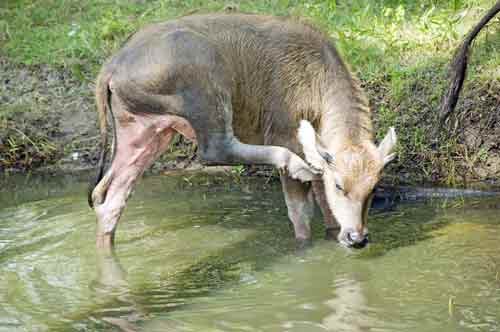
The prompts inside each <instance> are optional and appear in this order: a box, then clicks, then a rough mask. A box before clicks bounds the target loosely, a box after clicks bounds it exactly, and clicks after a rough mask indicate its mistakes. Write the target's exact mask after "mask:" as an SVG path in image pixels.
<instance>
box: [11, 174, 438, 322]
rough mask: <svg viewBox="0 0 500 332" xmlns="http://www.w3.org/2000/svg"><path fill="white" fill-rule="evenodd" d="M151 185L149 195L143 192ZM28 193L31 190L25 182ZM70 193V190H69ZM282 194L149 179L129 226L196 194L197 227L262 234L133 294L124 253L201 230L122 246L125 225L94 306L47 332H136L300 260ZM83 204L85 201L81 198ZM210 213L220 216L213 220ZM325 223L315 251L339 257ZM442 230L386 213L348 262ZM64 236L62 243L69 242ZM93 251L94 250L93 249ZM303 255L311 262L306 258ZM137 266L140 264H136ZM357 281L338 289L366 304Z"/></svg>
mask: <svg viewBox="0 0 500 332" xmlns="http://www.w3.org/2000/svg"><path fill="white" fill-rule="evenodd" d="M66 180H67V181H68V182H65V180H61V179H58V180H57V181H58V182H57V183H58V184H57V186H53V185H49V186H47V185H46V183H45V186H47V187H50V188H56V187H57V193H58V194H61V195H64V193H65V192H72V191H74V190H75V186H74V184H73V185H72V184H71V181H70V180H69V179H66ZM42 184H43V181H41V182H40V187H41V188H45V186H43V185H42ZM146 185H147V187H148V189H147V190H145V189H144V188H145V187H146ZM23 186H26V183H25V182H24V183H23ZM65 186H69V187H71V188H65ZM76 187H77V189H78V190H81V189H82V188H84V187H85V186H84V185H80V184H78V185H77V186H76ZM165 187H168V189H167V190H166V189H165ZM32 188H34V187H32ZM278 188H279V185H275V184H271V185H267V184H263V183H262V182H259V181H254V180H251V181H249V183H243V184H235V183H234V182H233V183H231V182H230V181H228V180H227V178H225V179H222V178H214V177H212V176H210V177H200V178H193V177H182V176H181V177H179V178H177V179H175V180H174V181H172V179H168V180H166V179H163V180H162V179H160V180H155V181H148V180H147V179H146V181H144V182H143V185H141V186H140V188H139V189H138V191H139V192H138V195H137V196H138V197H139V198H138V199H135V200H132V201H131V203H130V205H132V204H134V205H136V206H138V207H139V208H137V209H135V210H136V211H135V212H133V213H131V214H129V215H128V216H127V215H125V216H124V218H126V219H129V220H130V219H133V218H138V214H140V213H141V211H143V210H142V209H149V208H152V209H153V210H154V211H153V212H152V215H151V217H152V218H155V217H156V218H159V217H160V216H161V215H164V214H166V213H168V211H165V207H163V206H162V204H161V197H158V195H159V194H161V193H165V192H171V193H176V197H175V199H180V200H182V199H183V198H187V197H190V196H193V195H194V193H197V192H198V195H200V194H199V192H200V191H201V192H202V194H201V197H204V195H205V194H206V195H207V196H209V197H208V198H207V199H205V200H203V199H202V200H193V201H190V200H189V199H186V200H185V202H184V203H182V204H184V205H182V206H180V207H179V209H183V210H186V211H192V213H194V214H204V213H205V214H206V215H205V216H204V218H203V220H202V221H200V223H201V222H203V226H204V227H205V226H217V227H221V228H224V229H226V230H237V231H241V230H255V229H256V230H257V231H256V232H253V233H249V234H247V235H245V236H244V238H242V239H240V240H238V241H236V242H232V243H229V244H226V245H224V246H222V247H219V248H217V249H216V250H211V251H210V252H209V255H207V256H204V257H202V258H201V259H199V260H195V262H194V263H193V262H192V261H191V263H190V264H188V265H187V266H184V267H182V268H181V269H178V270H176V271H174V272H172V273H171V274H166V275H161V276H155V279H156V280H155V281H154V282H152V281H150V280H145V281H142V283H140V284H138V285H137V284H135V285H134V286H133V287H131V286H130V283H129V280H130V278H133V277H134V275H133V273H134V271H132V272H130V269H129V268H128V267H127V265H125V266H122V264H121V263H120V261H119V257H121V251H120V247H121V246H126V245H127V244H129V245H131V244H134V243H136V242H140V241H141V240H144V238H145V237H146V238H147V237H150V236H152V234H157V235H158V234H160V235H162V234H166V233H168V232H172V231H181V230H183V229H190V228H192V227H194V226H197V225H195V224H196V223H197V221H195V222H184V223H175V224H158V225H156V224H155V225H154V227H152V230H150V231H148V232H149V233H148V232H146V233H141V234H138V235H135V236H134V235H132V236H129V237H127V238H126V239H123V240H120V231H125V229H126V228H127V225H126V223H127V222H126V221H125V222H122V225H121V226H120V228H119V230H118V244H117V245H118V247H117V250H118V254H117V255H116V254H110V255H109V254H105V253H101V254H99V253H98V255H97V259H96V264H97V275H96V280H95V282H94V283H93V284H92V285H90V287H91V288H92V291H93V293H94V297H95V302H93V303H91V304H90V303H89V304H88V305H85V304H84V305H82V306H81V307H80V308H79V310H77V311H74V312H72V313H69V314H64V316H63V317H64V318H63V319H60V320H58V321H57V322H52V323H51V324H50V328H49V330H51V331H66V330H68V328H71V327H75V326H87V327H88V328H90V329H96V330H107V329H110V330H113V326H114V327H118V328H119V329H120V330H122V331H136V330H137V331H138V330H140V326H141V325H142V324H143V323H144V322H147V321H149V320H150V319H151V318H152V317H155V316H156V315H157V314H160V313H161V314H165V313H168V312H172V311H176V310H180V309H183V308H185V307H186V306H190V305H191V303H192V302H193V301H194V299H197V298H202V297H206V296H209V295H210V294H211V293H213V292H216V291H218V290H221V289H224V288H227V287H229V286H231V285H233V284H237V283H239V282H241V281H242V280H243V279H245V278H246V276H247V274H246V271H259V270H262V269H265V268H268V267H270V266H273V265H274V264H275V263H276V262H277V261H279V260H280V259H282V258H284V257H286V256H290V257H296V255H297V253H296V252H295V249H294V248H295V243H294V241H293V232H292V231H291V228H290V227H289V224H288V219H287V217H286V208H285V206H284V203H283V199H282V197H281V193H280V191H279V189H278ZM44 190H45V189H42V192H41V193H38V194H34V193H33V194H31V193H30V195H29V196H30V197H29V199H41V198H43V197H44V196H45V195H46V196H45V197H51V195H52V194H51V193H47V192H45V191H44ZM53 190H55V189H53ZM238 192H239V193H238ZM241 192H244V193H245V195H243V196H242V198H241V199H240V200H237V201H236V202H233V203H228V202H225V201H224V197H227V195H232V194H233V193H234V194H235V195H236V194H237V195H241ZM155 199H156V200H155ZM82 200H84V197H83V194H82ZM149 200H155V201H153V202H152V203H151V204H149V203H148V204H146V203H145V202H148V201H149ZM256 200H264V201H265V202H268V204H267V205H266V204H264V205H258V206H257V207H255V206H254V207H253V208H252V206H253V205H254V203H253V202H254V201H256ZM277 202H279V203H277ZM208 207H210V208H211V209H214V208H215V209H218V210H219V211H223V212H222V213H218V214H216V215H214V216H213V217H212V216H211V215H210V213H211V211H210V209H208ZM262 209H269V210H270V213H269V214H267V215H265V216H263V215H262ZM235 211H237V213H235ZM243 215H246V216H248V218H246V219H238V220H235V219H234V217H235V216H236V217H238V216H240V217H241V216H243ZM320 220H321V218H319V215H318V216H317V217H316V221H317V222H315V223H314V225H313V234H314V235H313V237H314V239H315V243H316V244H318V245H319V246H325V245H326V246H328V247H330V246H331V247H332V251H334V250H335V251H336V253H338V245H337V244H336V243H335V242H329V243H326V242H325V241H323V240H321V239H322V236H323V232H324V228H323V226H322V223H321V222H319V221H320ZM444 225H446V223H445V222H444V221H442V220H436V219H435V209H434V208H432V207H428V206H427V207H424V206H421V205H414V206H412V207H411V208H410V209H404V210H400V209H398V208H397V207H394V209H392V210H389V211H385V210H384V209H382V210H380V209H378V210H375V211H374V213H373V215H372V217H371V218H370V232H371V235H372V241H373V242H374V243H373V244H371V245H370V246H369V248H368V249H365V250H363V251H360V252H357V253H355V254H354V255H351V257H360V258H361V257H362V258H365V259H367V258H373V257H379V256H381V255H383V254H384V253H387V252H389V251H391V250H394V249H397V248H401V247H405V246H411V245H414V244H416V243H418V242H420V241H425V240H427V239H429V238H431V237H432V236H433V235H432V232H433V231H435V230H436V229H439V228H441V227H443V226H444ZM60 236H64V234H63V235H60ZM89 244H93V243H92V242H90V243H89ZM40 245H42V244H40ZM37 248H38V246H37V245H36V244H33V246H27V247H25V248H24V249H23V250H25V251H26V250H37ZM16 250H19V248H16ZM7 254H9V255H13V254H16V253H14V252H11V253H9V252H7ZM305 254H306V255H307V252H306V253H305ZM4 255H6V252H2V256H4ZM121 258H123V257H121ZM135 258H136V259H139V258H138V257H135ZM160 262H161V261H160ZM161 263H163V262H161ZM168 263H169V262H168V259H166V260H165V262H164V264H168ZM126 271H129V273H128V274H127V272H126ZM357 273H358V272H356V271H353V273H352V275H353V276H354V277H350V278H348V279H349V280H347V281H346V280H344V281H342V280H340V281H338V282H340V283H344V282H345V283H349V286H348V287H347V286H346V287H347V288H346V289H348V290H346V294H352V293H354V295H352V297H353V299H352V301H350V302H351V303H355V302H359V303H362V302H363V300H362V296H361V295H359V294H358V295H356V292H357V293H360V292H361V291H360V290H359V289H360V286H359V283H358V282H357V281H356V280H357V278H356V275H357ZM342 289H344V288H342ZM349 289H351V290H349ZM352 289H354V290H352ZM356 289H358V291H356ZM342 292H343V291H342V290H341V289H340V288H339V289H338V290H337V291H336V295H335V297H334V298H333V299H332V301H331V306H332V308H333V307H337V308H338V307H339V305H338V302H339V301H343V300H342V298H343V297H344V298H345V297H346V296H347V295H344V296H343V295H342ZM349 296H351V295H349ZM336 299H337V300H336ZM344 300H345V299H344ZM348 303H349V302H348ZM360 305H361V304H360ZM346 310H347V309H346ZM334 311H335V310H334ZM326 320H328V321H329V322H330V323H328V324H327V323H325V324H327V325H331V324H334V322H337V323H335V324H340V323H339V321H340V320H341V317H340V316H339V315H337V314H335V313H332V314H331V315H330V318H328V319H326ZM168 328H170V327H167V331H168ZM172 328H173V327H172Z"/></svg>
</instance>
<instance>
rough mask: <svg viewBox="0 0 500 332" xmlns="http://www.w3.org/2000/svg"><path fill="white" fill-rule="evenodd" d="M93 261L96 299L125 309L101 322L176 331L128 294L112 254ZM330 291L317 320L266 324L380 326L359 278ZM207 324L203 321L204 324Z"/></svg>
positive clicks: (127, 329) (338, 329)
mask: <svg viewBox="0 0 500 332" xmlns="http://www.w3.org/2000/svg"><path fill="white" fill-rule="evenodd" d="M97 262H98V275H97V280H96V284H97V285H98V286H96V287H94V290H95V291H96V292H97V293H98V294H97V295H98V296H99V297H101V298H100V300H101V301H104V302H107V301H109V302H114V300H119V301H120V302H122V303H123V304H124V305H123V306H122V307H123V308H126V309H125V310H126V312H123V313H122V314H120V315H117V316H108V315H104V316H101V317H100V319H101V320H102V321H104V322H106V323H108V324H110V325H113V326H115V327H117V328H118V329H119V330H118V331H124V332H138V331H143V330H144V328H145V326H146V327H148V328H152V330H154V331H157V330H158V331H178V330H179V328H180V327H181V326H180V325H183V323H182V322H180V321H175V320H169V319H153V320H152V321H151V318H152V317H151V314H150V312H149V310H148V309H147V308H145V307H144V305H141V304H140V302H142V301H140V298H138V297H136V296H134V295H133V294H132V293H131V290H130V288H129V285H128V282H127V274H126V273H125V271H124V268H123V266H122V265H121V264H120V262H119V260H118V258H117V257H116V255H115V254H114V253H109V252H108V253H104V252H99V253H98V259H97ZM330 292H331V295H332V298H331V299H327V300H325V301H324V302H323V303H324V305H325V306H326V307H327V308H329V309H331V311H330V310H328V311H327V313H326V315H325V316H324V317H323V318H322V319H321V321H320V322H313V321H311V322H306V321H301V322H297V321H285V322H267V323H272V325H273V326H277V325H278V326H282V327H287V328H288V329H289V330H290V331H298V329H301V328H303V327H304V325H306V326H309V327H311V326H314V330H315V331H316V330H318V331H335V332H343V331H346V332H358V331H359V332H363V331H368V330H370V328H373V327H375V326H380V324H378V323H377V319H376V318H374V317H373V316H371V315H370V307H369V306H368V304H367V300H366V297H365V295H364V294H363V288H362V283H361V282H360V281H357V280H356V279H355V278H354V277H353V278H349V277H348V276H345V275H344V276H343V277H342V278H340V279H337V280H335V281H334V282H333V286H332V288H331V289H330ZM214 296H215V295H214ZM323 310H324V308H323V309H322V311H323ZM208 319H209V318H208ZM227 319H228V321H231V318H230V317H227ZM144 323H145V324H146V325H145V326H144ZM211 323H212V322H206V324H207V326H208V325H210V324H211ZM276 323H277V324H276ZM179 324H180V325H179Z"/></svg>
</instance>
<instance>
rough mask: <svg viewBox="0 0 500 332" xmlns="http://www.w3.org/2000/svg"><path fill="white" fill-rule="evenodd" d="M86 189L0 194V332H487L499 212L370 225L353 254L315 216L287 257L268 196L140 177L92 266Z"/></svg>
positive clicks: (396, 214)
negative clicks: (366, 241) (305, 243)
mask: <svg viewBox="0 0 500 332" xmlns="http://www.w3.org/2000/svg"><path fill="white" fill-rule="evenodd" d="M84 180H85V177H82V178H81V179H79V178H78V177H75V176H57V177H51V178H41V177H31V178H10V179H7V180H4V182H3V185H2V189H0V331H2V332H3V331H6V332H7V331H9V332H10V331H127V332H128V331H204V332H212V331H213V332H216V331H217V332H221V331H283V332H284V331H289V332H292V331H297V332H298V331H300V332H308V331H311V332H313V331H337V332H338V331H441V332H447V331H500V276H499V272H500V249H499V248H500V246H499V239H500V209H498V203H499V202H498V199H488V200H476V201H465V202H464V201H454V202H443V201H441V202H432V203H427V204H423V203H421V204H409V205H400V206H398V207H397V208H396V209H394V210H393V211H390V212H383V213H381V212H379V213H374V214H373V215H372V216H371V218H370V231H371V238H372V240H373V244H371V245H370V246H369V247H368V248H367V249H364V250H360V251H350V250H346V249H344V248H342V247H340V246H338V245H337V244H336V243H335V242H331V241H325V240H323V239H322V231H323V229H322V225H321V223H320V217H319V215H318V216H317V217H316V222H315V225H314V245H313V247H312V248H311V249H309V250H307V251H305V252H300V253H297V252H296V251H295V248H294V241H293V234H292V230H291V228H290V226H289V225H288V219H287V217H286V209H285V205H284V201H283V198H282V195H281V192H280V186H279V184H277V183H270V184H269V183H266V182H265V181H264V180H259V179H250V180H247V179H245V180H243V181H236V179H232V180H228V179H227V178H221V177H218V176H214V175H210V176H207V175H189V174H188V175H180V176H170V177H166V176H151V177H147V178H145V179H144V180H143V181H142V182H141V183H140V184H139V186H138V188H137V190H136V192H135V194H134V196H133V198H132V199H131V200H130V201H129V204H128V207H127V209H126V212H125V213H124V216H123V218H122V220H121V223H120V226H119V228H118V233H117V249H116V254H115V256H102V255H97V254H96V252H95V248H94V229H95V217H94V214H93V212H92V211H91V210H90V209H89V208H88V206H87V205H86V198H85V190H86V183H85V181H84ZM375 212H376V211H375ZM450 303H451V305H450Z"/></svg>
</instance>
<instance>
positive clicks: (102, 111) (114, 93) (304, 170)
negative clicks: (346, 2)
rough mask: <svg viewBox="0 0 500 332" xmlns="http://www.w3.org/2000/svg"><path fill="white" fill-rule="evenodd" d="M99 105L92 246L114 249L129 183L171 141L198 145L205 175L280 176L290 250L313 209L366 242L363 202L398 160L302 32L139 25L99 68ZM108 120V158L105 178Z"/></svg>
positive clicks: (323, 40)
mask: <svg viewBox="0 0 500 332" xmlns="http://www.w3.org/2000/svg"><path fill="white" fill-rule="evenodd" d="M96 100H97V111H98V113H99V119H100V120H99V121H100V127H101V139H102V147H101V148H102V150H101V155H100V161H99V162H100V165H99V170H100V171H99V175H98V178H97V181H96V184H95V187H93V190H91V191H90V192H89V203H90V205H91V206H92V207H93V208H94V210H95V212H96V214H97V245H98V246H99V247H111V246H112V245H113V240H114V234H115V229H116V225H117V222H118V219H119V218H120V215H121V213H122V211H123V209H124V207H125V203H126V200H127V198H128V197H129V195H130V192H131V190H132V187H133V185H134V183H135V181H136V180H137V179H138V177H140V176H141V174H142V173H143V171H144V170H145V168H147V167H148V166H149V165H150V164H151V163H152V162H153V161H154V160H155V159H156V158H157V157H158V156H159V155H160V154H161V153H162V152H164V151H165V150H166V149H167V147H168V145H169V142H170V141H171V139H172V137H173V136H174V135H175V134H181V135H183V136H185V137H186V138H187V139H189V140H191V141H193V142H197V144H198V153H199V155H200V159H201V160H202V162H203V163H205V164H206V165H236V164H265V165H273V166H275V167H277V168H279V169H280V170H282V172H281V182H282V186H283V192H284V194H285V201H286V205H287V207H288V216H289V218H290V220H291V221H292V223H293V226H294V229H295V236H296V238H297V240H299V241H302V242H304V241H306V242H307V241H308V240H309V239H310V237H311V232H310V225H309V223H310V220H311V217H312V213H313V207H314V200H316V202H317V203H318V204H319V206H320V208H321V210H322V212H323V215H324V219H325V223H326V227H327V232H328V233H330V232H331V230H332V229H333V228H335V227H336V224H337V223H338V224H339V225H340V232H339V234H338V239H339V241H340V242H341V243H343V244H345V245H347V246H352V247H362V246H364V245H365V244H366V243H367V241H368V237H367V235H368V229H367V225H366V219H367V212H368V208H369V205H370V199H371V193H372V190H373V188H374V186H375V185H376V183H377V182H378V180H379V179H380V174H381V171H382V169H383V168H384V166H385V165H386V164H387V163H388V162H389V161H391V160H392V159H393V158H394V153H392V150H393V148H394V145H395V143H396V135H395V131H394V129H393V128H391V129H390V130H389V133H388V134H387V135H386V136H385V138H384V139H383V141H382V142H381V143H380V145H378V146H376V145H375V144H374V142H373V139H374V137H373V136H374V135H373V129H372V122H371V115H370V109H369V107H368V102H367V99H366V98H365V96H364V95H363V92H362V90H361V88H360V86H359V83H358V82H357V80H356V79H355V78H354V77H353V75H352V74H351V73H350V71H349V69H348V68H347V66H346V65H345V64H344V63H343V61H342V60H341V58H340V56H339V54H338V53H337V51H336V49H335V47H334V45H333V43H332V41H331V40H330V39H329V38H328V36H327V35H326V34H324V33H322V32H321V31H319V30H317V29H315V28H314V27H312V26H310V25H309V24H304V23H301V22H299V20H297V19H290V18H280V17H272V16H259V15H243V14H209V15H192V16H186V17H182V18H179V19H176V20H172V21H167V22H164V23H158V24H153V25H150V26H147V27H146V28H144V29H142V30H141V31H139V32H137V33H135V34H134V35H132V36H131V37H130V38H129V40H128V41H127V42H126V44H125V45H124V47H123V48H122V49H121V50H120V51H118V52H117V53H116V54H115V55H114V56H112V57H111V58H110V59H109V61H108V62H107V63H106V64H105V65H104V66H103V67H102V70H101V72H100V74H99V76H98V79H97V84H96ZM108 117H109V118H110V119H111V121H110V122H111V124H112V127H113V129H114V140H113V144H112V147H113V148H112V151H113V153H112V155H113V156H112V158H111V163H110V166H109V167H108V169H107V171H106V172H104V164H105V159H106V150H107V149H106V147H107V138H106V137H107V122H108V120H107V118H108ZM300 156H302V157H300ZM304 159H305V160H304Z"/></svg>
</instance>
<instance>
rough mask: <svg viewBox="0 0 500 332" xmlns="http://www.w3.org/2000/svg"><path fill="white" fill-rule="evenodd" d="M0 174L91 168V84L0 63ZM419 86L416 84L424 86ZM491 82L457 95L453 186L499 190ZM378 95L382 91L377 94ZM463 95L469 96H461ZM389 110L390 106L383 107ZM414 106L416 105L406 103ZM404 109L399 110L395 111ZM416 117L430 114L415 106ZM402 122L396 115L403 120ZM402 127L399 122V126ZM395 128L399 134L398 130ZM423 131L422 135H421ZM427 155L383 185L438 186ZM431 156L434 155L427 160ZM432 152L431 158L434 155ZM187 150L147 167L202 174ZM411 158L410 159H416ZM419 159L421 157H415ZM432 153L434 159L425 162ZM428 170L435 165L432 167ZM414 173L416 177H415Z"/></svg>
mask: <svg viewBox="0 0 500 332" xmlns="http://www.w3.org/2000/svg"><path fill="white" fill-rule="evenodd" d="M0 77H1V81H0V171H9V172H16V171H28V170H37V171H52V172H53V171H56V172H57V171H75V170H83V169H90V168H93V167H94V165H95V164H96V160H97V154H98V146H99V136H98V129H97V128H98V126H97V116H96V112H95V107H94V99H93V91H94V86H93V83H88V82H82V81H81V80H79V79H76V78H74V77H73V76H72V75H71V73H70V72H69V71H67V70H64V69H57V70H56V69H53V68H51V67H49V66H29V67H28V66H24V65H16V64H13V63H11V62H9V61H8V60H7V59H4V58H0ZM425 83H426V82H422V84H423V85H425ZM498 86H499V84H498V82H494V84H490V85H488V84H486V85H484V86H483V87H481V88H478V89H469V90H466V91H465V92H464V95H463V96H462V98H461V101H460V103H459V105H458V106H457V112H456V116H455V117H454V118H453V120H452V122H451V126H450V127H451V131H450V132H449V133H448V135H453V136H454V137H455V138H456V142H457V144H456V146H455V147H454V149H453V151H452V154H454V155H453V156H452V157H453V159H454V161H455V162H456V161H457V160H458V161H459V162H458V163H455V164H454V165H455V166H454V167H456V169H455V170H453V171H454V172H456V173H457V174H455V177H457V178H460V179H462V180H463V181H460V183H459V184H460V185H468V184H470V183H471V182H480V183H482V184H486V185H494V184H497V185H498V181H499V180H498V179H499V178H500V97H499V96H498V95H497V92H498V91H499V90H497V89H496V88H497V87H498ZM365 89H366V90H369V91H368V95H369V97H370V99H371V102H372V106H373V107H374V109H375V110H377V109H378V107H379V106H380V105H384V104H385V105H386V106H387V103H386V102H385V100H384V96H383V95H384V93H383V90H384V89H383V88H381V87H380V86H367V87H365ZM427 90H428V88H422V89H421V90H419V87H415V92H416V94H417V95H418V94H422V96H420V97H421V98H417V97H418V96H417V97H416V98H415V99H414V100H413V101H409V102H412V103H419V101H421V100H425V97H424V96H425V93H427V92H428V91H427ZM381 91H382V93H380V92H381ZM467 91H469V92H467ZM375 94H376V96H375ZM389 106H391V107H392V105H389ZM413 106H415V105H413ZM396 107H400V108H402V109H404V107H406V106H405V105H397V106H396ZM421 107H422V114H424V115H422V116H421V117H420V118H421V119H422V118H425V115H426V114H429V112H433V110H432V109H429V106H428V104H426V103H425V102H422V105H421ZM402 116H403V115H402ZM375 117H376V116H375ZM405 121H406V120H405ZM419 121H421V120H419V119H416V120H415V121H409V122H408V123H407V124H406V128H409V129H410V130H413V129H412V128H411V127H408V125H410V126H411V125H412V122H413V124H414V125H422V126H431V125H432V123H431V122H432V121H428V120H427V122H426V121H425V120H423V121H421V123H420V122H419ZM402 128H405V127H404V126H402ZM424 131H425V132H427V131H428V130H427V129H425V130H424ZM440 153H442V152H439V151H438V152H435V151H426V152H425V153H423V154H422V153H420V156H419V157H415V158H414V159H411V158H409V159H407V161H410V162H407V163H406V164H404V163H396V164H395V165H394V166H393V167H391V168H390V169H389V170H388V176H387V178H388V179H389V180H388V181H389V182H397V183H404V184H415V183H422V182H424V181H425V182H441V183H442V182H443V181H442V179H443V178H444V177H446V176H447V175H449V173H450V169H449V167H448V166H447V165H449V163H446V162H441V161H444V160H445V159H446V160H448V159H449V158H450V155H444V154H443V155H441V156H439V154H440ZM433 154H434V155H433ZM436 154H437V155H438V156H437V157H436ZM194 155H195V154H194V149H193V148H192V147H191V146H190V145H188V143H186V142H184V141H183V140H182V139H181V138H179V139H176V141H175V142H174V144H173V147H172V148H171V149H170V150H169V151H168V152H167V153H166V154H165V156H163V157H162V158H161V160H159V161H158V162H156V163H155V164H154V165H153V167H152V168H151V170H150V172H154V173H160V172H168V171H170V170H176V169H188V170H189V169H192V170H197V169H201V168H203V166H201V165H200V163H199V162H198V161H197V159H196V157H195V156H194ZM415 155H417V154H415ZM422 155H423V156H422ZM431 155H433V157H431ZM422 162H425V163H427V164H429V163H432V165H431V166H432V167H431V168H432V169H433V171H432V172H433V174H422V171H421V167H420V165H419V163H422ZM434 166H435V167H434ZM229 170H230V171H232V172H236V173H237V175H238V176H239V175H243V174H250V175H264V176H270V175H272V174H273V171H272V170H271V169H270V168H260V167H250V168H246V169H243V170H242V169H237V170H234V169H233V170H231V168H229ZM419 172H420V173H419Z"/></svg>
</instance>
